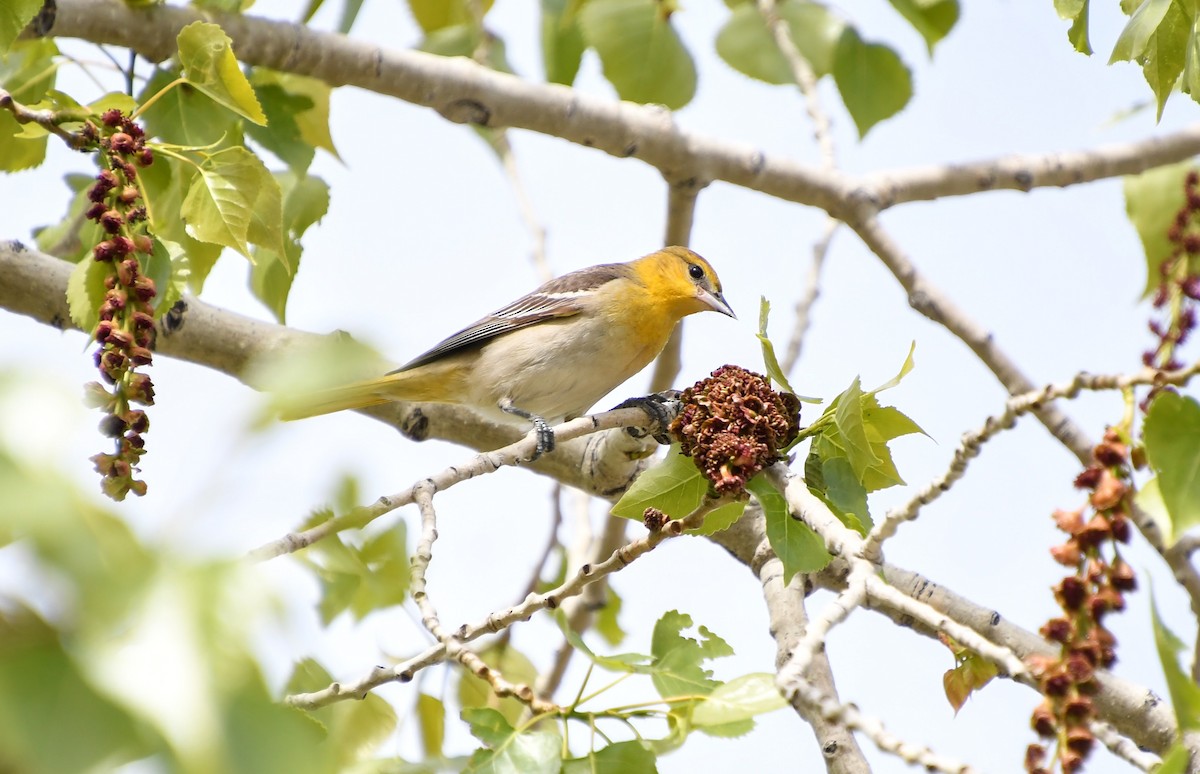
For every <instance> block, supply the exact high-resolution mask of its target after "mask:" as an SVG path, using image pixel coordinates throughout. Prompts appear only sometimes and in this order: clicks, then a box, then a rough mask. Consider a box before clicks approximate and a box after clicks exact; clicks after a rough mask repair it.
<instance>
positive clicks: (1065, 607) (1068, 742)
mask: <svg viewBox="0 0 1200 774" xmlns="http://www.w3.org/2000/svg"><path fill="white" fill-rule="evenodd" d="M1093 457H1094V458H1095V463H1094V464H1092V465H1091V466H1089V467H1088V468H1087V469H1086V470H1084V471H1083V472H1082V473H1080V474H1079V476H1078V477H1077V478H1076V479H1075V486H1077V487H1079V488H1080V489H1087V490H1089V491H1090V494H1089V495H1088V500H1087V503H1086V505H1085V506H1084V507H1082V508H1079V509H1077V510H1071V511H1068V510H1059V511H1055V513H1054V522H1055V524H1056V525H1057V526H1058V528H1059V529H1061V530H1062V531H1063V532H1066V533H1067V535H1068V538H1067V540H1066V542H1065V543H1062V544H1061V545H1057V546H1054V547H1053V548H1051V549H1050V553H1051V555H1052V556H1053V557H1054V559H1055V561H1057V562H1058V563H1059V564H1063V565H1066V566H1067V567H1070V568H1072V569H1073V570H1074V571H1075V572H1074V574H1073V575H1068V576H1066V577H1065V578H1063V579H1062V581H1061V582H1060V583H1059V584H1058V585H1057V586H1055V587H1054V598H1055V600H1056V601H1057V602H1058V604H1059V606H1060V607H1061V608H1062V615H1061V616H1059V617H1057V618H1052V619H1050V620H1049V621H1047V622H1046V624H1045V626H1043V627H1042V628H1041V634H1042V636H1043V637H1045V638H1046V639H1048V640H1050V641H1052V642H1057V643H1059V644H1060V645H1061V647H1062V650H1061V652H1060V654H1059V655H1058V656H1056V657H1036V658H1034V659H1031V664H1030V666H1031V667H1032V668H1033V670H1034V674H1036V675H1037V677H1038V685H1039V687H1040V689H1041V692H1042V695H1043V696H1044V699H1043V701H1042V703H1041V704H1040V705H1039V706H1038V708H1037V709H1035V710H1034V712H1033V718H1032V725H1033V729H1034V731H1036V732H1037V733H1038V735H1039V736H1041V737H1043V738H1045V739H1054V740H1055V741H1056V743H1057V759H1058V761H1059V764H1060V766H1061V769H1062V771H1063V772H1064V773H1065V774H1071V772H1077V771H1079V770H1080V769H1081V768H1082V767H1083V762H1084V760H1085V759H1086V758H1087V756H1088V753H1090V752H1091V749H1092V747H1093V746H1094V743H1095V738H1094V737H1093V736H1092V732H1091V730H1090V729H1089V728H1088V724H1089V723H1090V721H1091V720H1093V719H1094V717H1095V714H1096V710H1095V707H1094V706H1093V705H1092V699H1091V695H1092V694H1094V693H1095V692H1096V689H1097V685H1096V681H1095V671H1096V669H1100V668H1107V667H1109V666H1111V665H1112V663H1113V662H1114V661H1115V660H1116V652H1115V648H1116V644H1117V642H1116V638H1115V637H1113V635H1112V632H1110V631H1108V629H1105V628H1104V616H1105V615H1107V614H1108V613H1110V612H1112V611H1119V610H1123V609H1124V608H1125V597H1124V593H1125V592H1127V591H1132V590H1133V589H1135V588H1136V587H1137V580H1136V578H1135V576H1134V572H1133V568H1132V567H1130V566H1129V564H1128V563H1127V562H1125V561H1124V560H1123V559H1122V558H1121V555H1120V552H1119V550H1118V545H1119V544H1121V543H1126V542H1128V541H1129V536H1130V529H1131V527H1130V523H1129V511H1130V498H1131V497H1132V490H1131V489H1130V487H1129V485H1128V484H1127V483H1126V481H1127V480H1128V478H1129V449H1128V447H1127V446H1126V445H1125V443H1123V442H1122V440H1121V437H1120V435H1119V434H1118V433H1117V432H1116V431H1114V430H1111V429H1110V430H1109V431H1108V432H1106V433H1105V434H1104V440H1103V441H1102V442H1101V443H1100V444H1098V445H1097V446H1096V448H1095V449H1094V450H1093ZM1089 513H1090V514H1091V515H1090V516H1089V515H1088V514H1089ZM1106 547H1108V548H1109V549H1110V553H1111V555H1112V559H1111V560H1109V559H1108V558H1107V557H1106V555H1105V548H1106ZM1046 756H1047V751H1046V748H1045V747H1044V746H1043V745H1041V744H1032V745H1030V746H1029V748H1028V749H1027V750H1026V753H1025V770H1026V771H1027V772H1031V774H1043V773H1045V772H1049V770H1050V769H1049V768H1048V766H1047V764H1046Z"/></svg>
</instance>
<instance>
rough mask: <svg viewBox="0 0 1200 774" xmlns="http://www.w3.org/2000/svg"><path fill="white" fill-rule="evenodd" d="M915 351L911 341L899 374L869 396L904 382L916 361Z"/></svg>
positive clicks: (872, 391) (915, 343) (914, 344)
mask: <svg viewBox="0 0 1200 774" xmlns="http://www.w3.org/2000/svg"><path fill="white" fill-rule="evenodd" d="M916 351H917V342H915V341H913V342H912V343H910V344H909V345H908V354H907V355H905V356H904V362H903V363H901V364H900V371H899V373H897V374H896V375H895V376H893V377H892V378H891V379H888V380H887V381H886V382H884V383H883V384H881V385H879V386H878V387H876V388H875V389H873V390H871V394H872V395H873V394H875V393H877V392H883V391H884V390H890V389H892V388H893V387H895V386H896V385H898V384H900V382H901V381H903V380H904V377H906V376H908V375H909V374H910V373H912V370H913V367H914V366H915V365H916V361H914V360H913V354H914V353H916ZM918 430H919V428H918Z"/></svg>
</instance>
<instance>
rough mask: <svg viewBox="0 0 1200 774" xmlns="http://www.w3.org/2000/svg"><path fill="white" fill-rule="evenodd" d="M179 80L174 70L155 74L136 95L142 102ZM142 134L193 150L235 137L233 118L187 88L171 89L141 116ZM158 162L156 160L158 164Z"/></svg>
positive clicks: (219, 106)
mask: <svg viewBox="0 0 1200 774" xmlns="http://www.w3.org/2000/svg"><path fill="white" fill-rule="evenodd" d="M180 76H181V72H180V71H179V70H178V69H159V70H155V71H154V74H153V75H152V76H150V80H148V81H146V85H145V86H144V87H143V88H142V91H141V93H140V94H139V95H138V101H139V102H145V101H147V100H149V99H150V98H151V97H153V96H154V95H155V94H158V93H159V92H160V91H162V90H163V89H164V88H166V86H168V85H169V84H171V83H173V82H174V81H175V80H176V79H177V78H179V77H180ZM142 117H143V119H144V120H145V123H146V130H147V131H148V132H149V133H150V134H151V135H153V136H155V137H158V138H160V139H162V140H164V141H166V142H170V143H176V144H178V145H186V146H193V147H201V146H206V145H212V144H214V143H216V142H218V141H220V140H221V138H222V137H226V136H228V135H232V134H236V128H237V124H238V119H237V116H236V115H234V114H232V113H230V112H229V111H228V110H226V109H225V108H223V107H222V106H221V105H219V104H217V103H216V102H214V101H213V100H212V99H210V98H209V97H208V96H207V95H206V94H204V93H203V92H200V91H198V90H197V89H194V88H192V87H191V86H189V85H187V84H180V85H177V86H174V87H172V88H171V89H170V90H169V91H167V92H166V93H165V94H163V95H162V96H161V97H159V98H158V99H157V100H156V101H155V102H154V104H152V105H151V106H150V107H148V108H147V109H146V111H145V112H144V113H143V114H142ZM160 159H161V155H160V156H159V158H156V159H155V161H156V162H158V161H159V160H160Z"/></svg>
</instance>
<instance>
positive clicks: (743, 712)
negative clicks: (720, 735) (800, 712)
mask: <svg viewBox="0 0 1200 774" xmlns="http://www.w3.org/2000/svg"><path fill="white" fill-rule="evenodd" d="M786 706H787V701H785V700H784V698H783V696H781V695H780V693H779V689H778V688H776V687H775V676H774V675H772V674H769V673H767V672H754V673H752V674H748V675H742V676H741V677H735V678H734V679H732V680H730V681H729V682H727V683H725V684H724V685H721V686H718V687H717V688H715V689H714V690H713V692H712V693H710V694H709V695H708V697H707V698H706V699H705V700H704V701H702V702H700V703H699V704H697V705H696V708H695V709H694V710H693V711H692V723H693V724H695V725H697V726H718V725H724V724H726V723H733V722H737V721H742V720H749V719H750V718H753V717H755V716H757V715H762V714H764V713H767V712H774V711H775V710H777V709H781V708H783V707H786Z"/></svg>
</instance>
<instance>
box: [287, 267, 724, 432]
mask: <svg viewBox="0 0 1200 774" xmlns="http://www.w3.org/2000/svg"><path fill="white" fill-rule="evenodd" d="M704 311H714V312H720V313H721V314H724V315H728V316H729V317H733V318H735V319H736V317H737V315H735V314H734V312H733V309H732V308H730V306H729V304H728V303H727V302H726V301H725V297H724V295H723V294H722V290H721V280H720V279H719V278H718V277H717V273H716V272H715V271H714V270H713V268H712V266H710V265H709V263H708V261H706V260H705V259H704V258H702V257H700V256H699V255H697V254H696V253H694V252H693V251H691V250H689V249H688V248H686V247H680V246H670V247H665V248H663V249H661V250H658V251H656V252H653V253H650V254H649V255H646V256H643V257H641V258H638V259H636V260H633V261H629V262H628V263H606V264H600V265H598V266H592V267H589V268H586V269H579V270H578V271H573V272H570V273H568V274H564V275H562V276H560V277H557V278H555V279H552V280H550V281H549V282H546V283H545V284H543V285H542V286H541V287H539V288H537V289H536V290H534V291H532V292H530V293H528V294H527V295H524V296H522V297H521V298H519V299H517V300H516V301H513V302H512V303H510V304H508V305H507V306H504V307H501V308H500V309H497V310H496V311H494V312H492V313H491V314H489V315H487V316H486V317H483V318H482V319H480V320H479V321H477V322H475V323H473V324H471V325H468V326H467V327H466V328H464V329H462V330H461V331H459V332H458V333H455V334H453V335H452V336H450V337H448V338H446V339H445V340H443V341H442V342H441V343H439V344H437V345H436V346H434V347H433V348H432V349H430V350H429V351H427V352H425V353H424V354H421V355H418V356H417V357H416V358H414V359H413V360H411V361H409V362H408V363H406V364H405V365H403V366H401V367H399V368H397V369H396V370H394V371H390V372H389V373H387V374H384V375H383V376H380V377H377V378H374V379H367V380H365V381H359V382H354V383H351V384H346V385H342V386H338V387H333V388H330V389H326V390H321V391H318V392H315V393H311V394H309V395H307V396H302V397H301V398H300V399H299V400H298V401H296V402H293V404H292V405H290V406H288V407H287V408H286V409H284V411H283V412H282V413H281V418H282V419H284V420H287V421H290V420H295V419H304V418H306V417H312V416H318V415H321V414H328V413H332V412H335V411H343V410H346V409H359V408H366V407H368V406H375V405H379V404H383V403H387V402H389V401H412V402H428V403H449V404H458V405H464V406H467V407H470V408H472V409H474V410H476V411H477V412H478V413H480V414H482V415H483V416H485V417H488V418H491V419H494V420H498V421H501V422H505V423H512V422H514V420H515V421H517V422H520V421H521V420H524V421H527V422H531V423H532V424H533V426H534V428H535V429H536V430H537V433H538V449H537V454H538V455H540V454H541V453H543V452H547V451H551V450H552V449H553V446H554V434H553V432H552V431H550V429H549V428H550V425H551V424H555V423H558V422H561V421H565V420H568V419H574V418H575V417H578V416H582V415H583V414H585V413H586V412H587V411H588V409H590V408H591V407H592V406H593V405H594V404H595V403H596V401H598V400H599V399H600V398H601V397H603V396H604V395H606V394H608V393H609V392H610V391H612V390H613V389H614V388H615V387H617V385H619V384H621V383H622V382H624V381H625V380H626V379H628V378H629V377H631V376H633V375H634V374H636V373H637V372H638V371H641V370H642V369H643V368H645V367H646V365H647V364H649V363H650V361H652V360H653V359H654V358H655V357H657V356H658V354H659V353H660V352H661V351H662V350H663V347H665V346H666V344H667V339H668V338H669V337H670V335H671V332H672V331H673V330H674V329H675V326H676V325H677V324H678V323H679V321H680V320H682V319H683V318H684V317H686V316H688V315H690V314H695V313H697V312H704Z"/></svg>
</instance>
